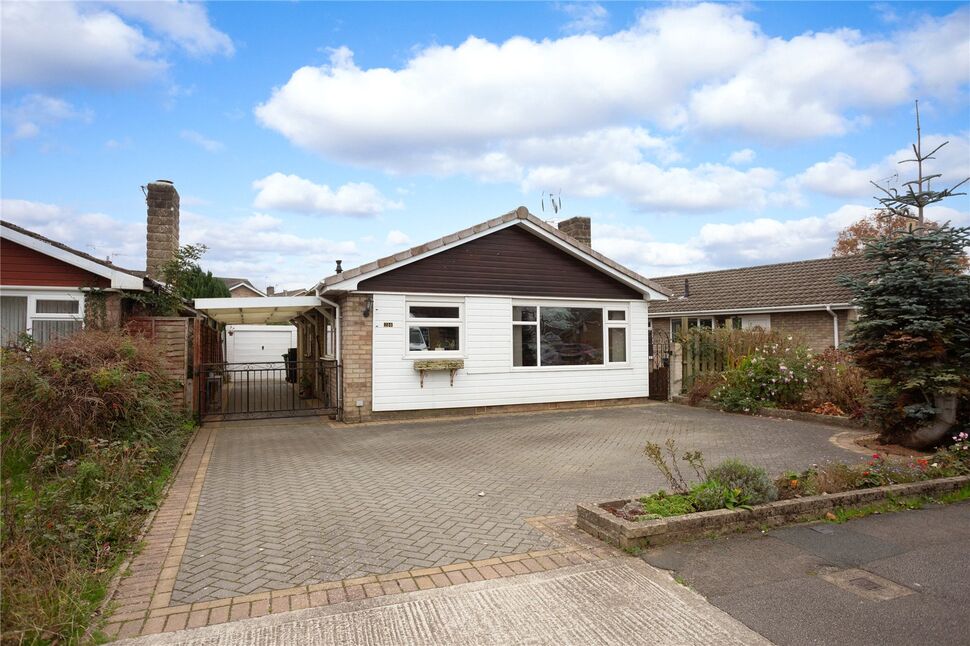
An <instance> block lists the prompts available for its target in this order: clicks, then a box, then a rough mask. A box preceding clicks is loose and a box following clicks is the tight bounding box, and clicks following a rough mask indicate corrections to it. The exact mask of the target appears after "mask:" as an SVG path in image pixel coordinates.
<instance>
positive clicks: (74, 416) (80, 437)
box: [0, 329, 179, 457]
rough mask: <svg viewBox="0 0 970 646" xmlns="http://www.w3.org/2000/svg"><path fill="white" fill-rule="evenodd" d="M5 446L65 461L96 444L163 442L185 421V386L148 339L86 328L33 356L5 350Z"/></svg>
mask: <svg viewBox="0 0 970 646" xmlns="http://www.w3.org/2000/svg"><path fill="white" fill-rule="evenodd" d="M2 364H3V378H2V380H0V402H2V407H3V431H4V432H3V448H4V449H9V448H11V447H12V446H13V445H17V446H20V447H23V448H26V449H30V450H32V451H35V452H37V453H38V454H44V453H46V452H47V451H50V450H53V449H54V447H58V448H57V451H58V452H59V453H58V454H59V455H61V456H62V457H69V456H73V455H75V454H77V453H79V452H82V451H83V450H84V447H85V442H86V441H87V440H91V439H106V440H136V439H143V440H144V439H150V438H157V437H160V436H162V435H165V434H166V433H168V432H170V430H171V429H172V428H173V427H177V426H178V423H179V419H178V418H179V415H178V414H177V413H176V412H175V411H173V410H172V407H171V404H170V398H169V396H170V395H171V393H172V392H173V391H174V389H176V388H177V387H178V385H177V384H175V383H174V382H172V380H171V379H169V378H168V377H167V375H166V372H165V366H164V364H163V362H162V357H161V355H160V354H159V352H158V351H157V349H156V348H155V347H154V346H153V345H152V344H151V343H150V342H149V341H148V340H147V339H143V338H140V337H131V336H128V335H126V334H123V333H121V332H118V331H103V330H91V329H86V330H83V331H82V332H79V333H78V334H75V335H72V336H70V337H67V338H65V339H60V340H58V341H55V342H53V343H49V344H46V345H44V346H43V347H40V348H37V347H35V348H33V349H31V350H30V351H29V352H24V351H19V350H3V354H2Z"/></svg>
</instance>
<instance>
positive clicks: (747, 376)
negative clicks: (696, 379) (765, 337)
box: [711, 336, 813, 413]
mask: <svg viewBox="0 0 970 646" xmlns="http://www.w3.org/2000/svg"><path fill="white" fill-rule="evenodd" d="M812 368H813V365H812V355H811V352H809V350H808V349H807V348H805V347H803V346H801V345H798V344H796V343H795V342H794V341H793V339H792V337H790V336H789V337H787V338H782V339H781V340H779V341H775V342H772V343H766V344H764V345H761V346H758V347H756V348H754V350H753V351H752V352H751V353H750V354H748V355H747V356H745V357H743V358H742V359H741V360H740V361H739V362H738V364H737V366H736V367H734V368H732V369H730V370H727V371H726V372H725V373H724V384H723V385H721V386H719V387H718V388H717V389H716V390H715V391H714V392H713V393H712V394H711V399H712V400H714V401H715V402H717V403H718V404H720V405H721V407H722V408H724V409H726V410H732V411H737V412H744V413H751V412H756V411H757V409H759V408H774V407H783V406H791V405H793V404H797V403H799V402H801V401H802V398H803V394H804V392H805V389H806V387H807V386H808V383H809V377H810V376H811V374H810V373H811V370H812Z"/></svg>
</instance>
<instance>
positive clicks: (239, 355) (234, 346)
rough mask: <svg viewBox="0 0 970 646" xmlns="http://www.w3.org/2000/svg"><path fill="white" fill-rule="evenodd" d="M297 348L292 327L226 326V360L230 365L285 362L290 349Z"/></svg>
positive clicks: (294, 329)
mask: <svg viewBox="0 0 970 646" xmlns="http://www.w3.org/2000/svg"><path fill="white" fill-rule="evenodd" d="M295 347H296V328H295V327H294V326H292V325H229V326H226V359H227V361H228V362H229V363H263V362H267V361H283V355H284V354H286V351H287V350H288V349H289V348H295Z"/></svg>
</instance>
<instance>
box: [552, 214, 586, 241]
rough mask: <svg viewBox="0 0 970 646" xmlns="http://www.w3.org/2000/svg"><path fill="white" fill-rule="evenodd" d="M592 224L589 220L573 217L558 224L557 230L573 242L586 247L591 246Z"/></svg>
mask: <svg viewBox="0 0 970 646" xmlns="http://www.w3.org/2000/svg"><path fill="white" fill-rule="evenodd" d="M591 228H592V223H591V221H590V219H589V218H584V217H575V218H569V219H568V220H563V221H562V222H560V223H559V230H560V231H562V232H563V233H565V234H566V235H567V236H569V237H571V238H572V239H573V240H576V241H578V242H582V243H583V244H584V245H586V246H587V247H591V246H592V240H593V235H592V231H591Z"/></svg>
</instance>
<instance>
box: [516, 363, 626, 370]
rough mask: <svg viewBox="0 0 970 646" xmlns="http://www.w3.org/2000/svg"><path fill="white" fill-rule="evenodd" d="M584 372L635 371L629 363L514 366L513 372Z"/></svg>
mask: <svg viewBox="0 0 970 646" xmlns="http://www.w3.org/2000/svg"><path fill="white" fill-rule="evenodd" d="M584 370H594V371H595V370H633V366H632V365H630V364H629V363H613V364H607V365H602V364H596V365H591V366H512V372H574V371H580V372H581V371H584Z"/></svg>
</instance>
